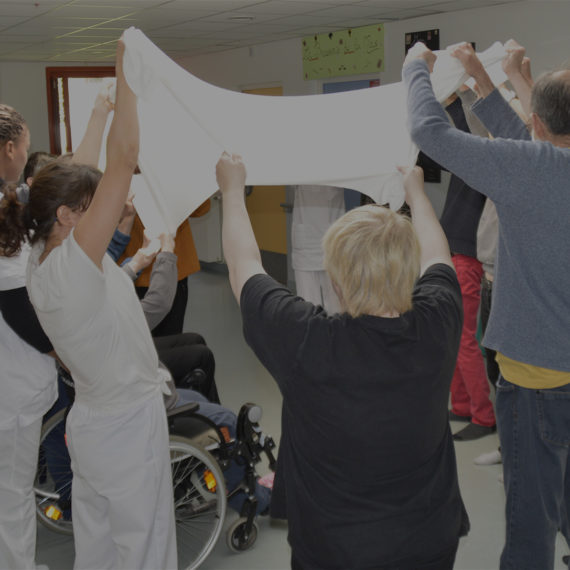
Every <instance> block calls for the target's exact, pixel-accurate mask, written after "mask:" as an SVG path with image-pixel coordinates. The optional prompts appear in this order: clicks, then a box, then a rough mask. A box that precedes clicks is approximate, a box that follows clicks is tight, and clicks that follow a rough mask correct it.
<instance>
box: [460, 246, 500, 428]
mask: <svg viewBox="0 0 570 570" xmlns="http://www.w3.org/2000/svg"><path fill="white" fill-rule="evenodd" d="M452 259H453V265H455V270H456V271H457V279H458V280H459V285H460V287H461V295H462V297H463V330H462V331H461V343H460V345H459V354H458V355H457V364H456V366H455V372H454V373H453V379H452V381H451V411H452V412H453V413H454V414H457V415H458V416H471V421H472V422H473V423H475V424H479V425H482V426H494V425H495V413H494V411H493V404H492V403H491V400H490V399H489V392H490V390H489V382H488V381H487V374H486V372H485V364H484V361H483V355H482V354H481V350H480V349H479V344H478V342H477V338H476V337H475V334H476V332H477V312H478V311H479V302H480V299H481V277H482V275H483V269H482V268H481V263H479V261H477V259H475V258H474V257H469V256H467V255H460V254H456V255H454V256H453V258H452Z"/></svg>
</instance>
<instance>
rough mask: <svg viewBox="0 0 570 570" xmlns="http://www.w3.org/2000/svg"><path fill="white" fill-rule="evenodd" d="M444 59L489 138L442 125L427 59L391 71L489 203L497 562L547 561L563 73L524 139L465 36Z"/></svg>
mask: <svg viewBox="0 0 570 570" xmlns="http://www.w3.org/2000/svg"><path fill="white" fill-rule="evenodd" d="M453 55H454V56H455V57H457V58H458V59H459V60H460V61H461V62H462V63H463V65H464V67H465V69H466V71H467V73H469V74H470V75H471V76H472V77H474V78H475V80H476V81H477V84H478V87H479V91H480V95H481V98H480V99H479V100H478V101H477V102H476V103H475V104H474V105H473V111H474V112H475V113H476V114H477V116H478V117H479V119H481V121H482V122H483V123H484V125H485V126H486V127H487V128H488V130H489V132H490V133H491V134H492V135H493V136H494V137H495V139H494V140H488V139H484V138H481V137H476V136H472V135H470V134H468V133H464V132H461V131H459V130H457V129H455V128H453V127H452V126H451V125H450V124H449V122H448V120H447V118H446V116H445V114H444V112H443V109H442V108H441V105H440V104H439V103H438V102H437V101H436V99H435V97H434V94H433V90H432V87H431V82H430V76H429V71H430V67H432V66H433V62H434V61H435V55H434V54H433V53H432V52H431V51H429V50H428V49H427V48H425V46H424V47H419V48H417V49H416V50H414V51H413V52H411V53H410V54H409V55H408V57H407V59H406V61H405V63H404V69H403V78H404V81H405V83H406V85H407V87H408V112H409V123H410V125H409V126H410V131H411V135H412V138H413V139H414V141H415V142H416V143H417V144H418V146H419V147H420V148H421V149H422V150H423V151H424V152H425V153H426V154H428V155H429V156H430V157H431V158H433V159H434V160H436V161H437V162H439V163H440V164H442V165H443V166H445V167H446V168H447V169H449V170H450V171H452V172H454V173H455V174H456V175H457V176H459V177H460V178H462V179H463V180H465V182H466V183H467V184H469V185H470V186H472V187H473V188H475V189H476V190H478V191H479V192H481V193H482V194H485V195H486V196H488V197H489V198H491V199H492V200H493V202H494V203H495V205H496V207H497V213H498V217H499V226H500V232H499V246H498V257H497V265H496V275H495V283H494V290H493V307H492V311H491V316H490V320H489V324H488V328H487V332H486V335H485V341H484V342H485V346H488V347H490V348H492V349H494V350H496V351H497V361H498V363H499V366H500V370H501V377H500V379H499V381H498V384H497V404H496V405H497V417H498V422H499V435H500V439H501V448H502V451H503V463H504V477H505V489H506V493H507V506H506V517H507V527H506V543H505V547H504V550H503V553H502V556H501V564H500V567H501V569H502V570H506V569H515V568H516V569H517V570H524V569H527V568H528V569H531V568H532V569H536V568H541V569H545V570H546V569H551V568H553V567H554V544H555V538H556V533H557V531H558V530H559V529H560V530H561V532H562V533H563V534H564V536H565V537H566V540H567V541H568V542H570V540H569V539H570V532H569V523H568V512H570V477H569V476H568V473H570V462H569V453H568V451H569V445H570V350H569V349H570V333H569V331H570V290H569V288H568V282H569V281H570V265H569V264H568V259H570V225H569V224H568V212H570V188H569V180H570V148H569V147H570V70H568V69H566V70H560V71H555V72H551V73H548V74H546V75H544V76H543V77H541V78H540V79H539V80H538V81H537V82H536V84H535V85H534V87H533V90H532V103H531V105H532V114H531V126H532V135H533V136H532V140H530V138H531V137H530V135H529V133H528V130H527V129H526V126H525V125H524V124H523V123H522V121H521V120H520V119H519V118H518V116H517V115H516V114H515V113H514V111H512V110H511V108H510V107H509V105H508V104H507V103H506V101H505V100H504V99H503V98H502V96H501V95H500V93H499V92H498V91H497V90H496V89H495V88H494V86H493V84H492V82H491V81H490V80H489V78H488V76H487V74H486V73H485V71H484V69H483V67H482V65H481V64H480V62H479V60H478V59H477V57H476V55H475V53H474V52H473V50H472V48H471V46H470V45H469V44H462V45H461V46H459V47H457V48H456V49H455V50H454V52H453Z"/></svg>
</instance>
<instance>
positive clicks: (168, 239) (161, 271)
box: [141, 234, 178, 330]
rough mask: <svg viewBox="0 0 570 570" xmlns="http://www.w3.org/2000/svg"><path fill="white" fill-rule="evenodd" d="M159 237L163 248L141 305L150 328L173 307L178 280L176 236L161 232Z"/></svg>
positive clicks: (155, 263)
mask: <svg viewBox="0 0 570 570" xmlns="http://www.w3.org/2000/svg"><path fill="white" fill-rule="evenodd" d="M159 239H160V244H161V250H160V253H159V254H158V255H157V256H156V259H155V262H154V265H153V267H152V273H151V274H150V283H149V286H148V290H147V292H146V294H145V296H144V297H143V298H142V299H141V306H142V308H143V312H144V316H145V318H146V322H147V323H148V327H149V329H150V330H153V329H154V328H155V327H156V326H157V325H159V324H160V322H161V321H162V319H164V317H165V316H166V315H167V313H168V312H169V311H170V309H171V308H172V303H173V302H174V296H175V295H176V284H177V282H178V269H177V267H176V260H177V257H176V254H175V253H174V237H173V236H171V235H170V234H161V235H160V237H159Z"/></svg>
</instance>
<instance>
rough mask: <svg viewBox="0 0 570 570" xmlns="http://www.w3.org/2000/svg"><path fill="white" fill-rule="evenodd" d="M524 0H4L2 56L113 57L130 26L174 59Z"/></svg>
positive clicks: (5, 58) (0, 28) (1, 5)
mask: <svg viewBox="0 0 570 570" xmlns="http://www.w3.org/2000/svg"><path fill="white" fill-rule="evenodd" d="M514 1H518V0H454V1H449V0H448V1H444V0H0V61H49V62H58V61H59V62H82V63H83V62H112V61H113V59H114V55H115V44H116V41H117V38H118V37H119V36H120V34H121V32H122V31H123V30H124V29H125V28H128V27H129V26H135V27H136V28H139V29H141V30H142V31H143V32H144V33H145V34H146V35H147V36H148V37H149V38H150V39H151V40H152V41H153V42H154V43H155V44H156V45H157V46H158V47H159V48H160V49H162V50H163V51H164V52H166V53H167V54H168V55H169V56H170V57H171V58H173V59H177V58H180V57H182V56H188V55H197V54H203V53H211V52H215V51H222V50H228V49H233V48H237V47H244V46H253V45H257V44H263V43H268V42H272V41H276V40H284V39H289V38H301V37H304V36H309V35H312V34H316V33H323V32H331V31H335V30H344V29H347V28H355V27H358V26H366V25H370V24H377V23H381V22H390V21H394V20H404V19H408V18H415V17H417V16H426V15H430V14H438V13H442V12H452V11H456V10H465V9H469V8H480V7H482V6H490V5H496V4H506V3H507V2H514Z"/></svg>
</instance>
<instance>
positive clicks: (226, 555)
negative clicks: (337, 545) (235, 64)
mask: <svg viewBox="0 0 570 570" xmlns="http://www.w3.org/2000/svg"><path fill="white" fill-rule="evenodd" d="M189 289H190V294H189V305H188V310H187V314H186V321H185V330H192V331H196V332H199V333H201V334H202V335H203V336H204V337H205V338H206V340H207V342H208V344H209V346H210V347H211V348H212V350H213V351H214V354H215V356H216V381H217V383H218V386H219V390H220V398H221V400H222V402H223V403H224V405H226V406H227V407H229V408H232V409H233V410H235V411H237V410H238V409H239V407H240V406H241V404H243V403H244V402H247V401H251V402H256V403H258V404H260V405H261V406H262V408H263V412H264V413H263V418H262V420H261V425H262V427H263V430H264V432H265V433H268V434H270V435H272V436H273V438H274V439H275V441H276V442H277V443H278V441H279V436H280V410H281V396H280V394H279V390H278V389H277V386H276V384H275V382H274V381H273V380H272V378H271V377H270V376H269V374H268V373H267V371H266V370H265V369H264V368H263V367H262V366H261V364H259V362H258V361H257V359H256V357H255V356H254V355H253V353H252V351H251V350H250V349H249V347H248V346H247V345H246V344H245V341H244V340H243V335H242V330H241V320H240V314H239V309H238V306H237V303H236V301H235V300H234V298H233V296H232V294H231V291H230V287H229V282H228V279H227V275H225V274H223V273H222V272H218V271H211V270H204V271H201V272H200V273H198V274H196V275H193V276H192V277H191V278H190V282H189ZM451 427H452V430H453V431H456V430H457V429H458V428H460V427H461V426H460V425H459V424H453V423H452V426H451ZM497 445H498V440H497V437H496V435H492V436H488V437H485V438H483V439H480V440H478V441H473V442H457V444H456V452H457V460H458V467H459V477H460V485H461V492H462V495H463V499H464V501H465V504H466V507H467V511H468V513H469V517H470V519H471V532H470V533H469V536H467V537H465V538H463V539H462V540H461V542H460V546H459V551H458V554H457V560H456V564H455V569H456V570H494V569H496V568H498V560H499V555H500V552H501V547H502V544H503V537H504V513H503V510H504V504H505V499H504V491H503V488H502V484H501V483H500V482H499V476H500V474H501V466H500V465H492V466H477V465H474V464H473V459H474V458H475V457H477V456H478V455H479V454H481V453H483V452H487V451H491V450H493V449H495V448H496V447H497ZM258 471H259V472H260V474H261V475H263V474H265V473H266V472H267V466H266V465H265V464H263V463H262V464H261V465H260V467H259V469H258ZM235 518H237V514H236V513H233V512H230V514H229V516H228V519H227V521H226V525H229V524H230V523H231V521H233V520H234V519H235ZM259 526H260V533H259V536H258V539H257V542H256V543H255V545H254V547H253V548H252V549H251V550H249V551H246V552H243V553H241V554H233V553H232V552H230V550H229V549H228V547H227V546H226V543H225V535H224V534H222V535H221V537H220V540H219V542H218V544H217V545H216V547H215V548H214V550H213V552H212V553H211V554H210V556H209V557H208V559H207V560H206V562H204V564H203V565H202V567H201V568H203V569H204V570H256V569H259V570H285V569H287V568H289V560H290V550H289V547H288V545H287V528H286V525H284V524H283V523H276V522H271V521H270V520H269V519H268V518H267V517H265V518H260V519H259ZM371 540H374V538H373V537H371ZM567 553H568V549H567V547H566V545H565V542H564V540H563V539H562V537H561V536H560V535H559V537H558V542H557V554H556V563H555V569H556V570H562V569H564V568H565V566H564V565H563V563H562V555H563V554H567ZM37 562H38V563H39V564H47V565H48V566H49V567H50V569H51V570H68V569H71V568H72V567H73V542H72V540H71V539H70V538H67V537H62V536H59V535H57V534H54V533H52V532H50V531H48V530H46V529H45V528H43V527H41V526H40V528H39V529H38V555H37ZM157 570H158V569H157ZM347 570H350V569H347ZM537 570H542V569H537Z"/></svg>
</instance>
